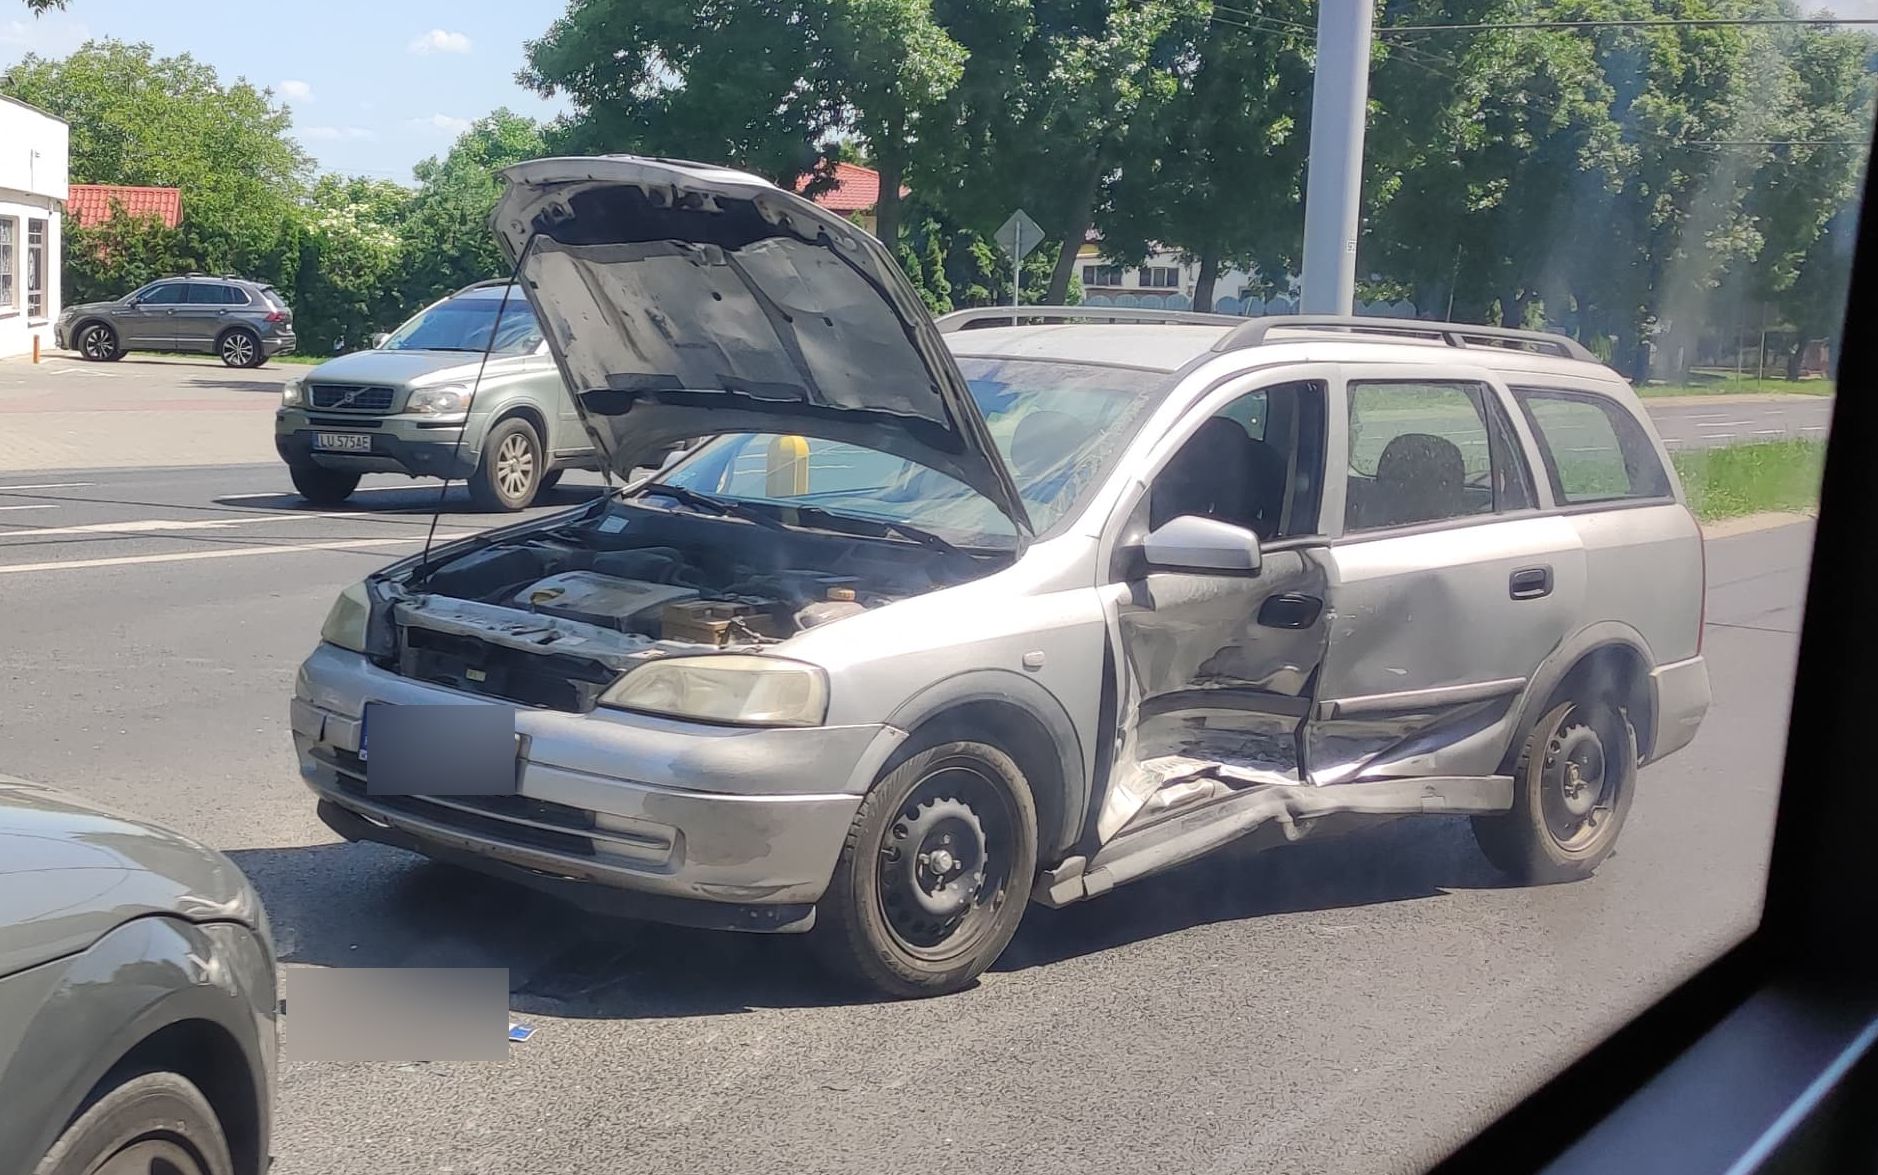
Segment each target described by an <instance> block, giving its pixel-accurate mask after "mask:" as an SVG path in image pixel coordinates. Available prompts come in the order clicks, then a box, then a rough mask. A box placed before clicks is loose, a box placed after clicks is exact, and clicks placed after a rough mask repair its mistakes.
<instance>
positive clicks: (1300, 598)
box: [1259, 592, 1324, 628]
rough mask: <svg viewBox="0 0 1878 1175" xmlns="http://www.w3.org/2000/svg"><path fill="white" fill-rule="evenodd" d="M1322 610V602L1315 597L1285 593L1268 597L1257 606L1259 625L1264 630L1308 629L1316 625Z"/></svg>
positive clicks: (1299, 593)
mask: <svg viewBox="0 0 1878 1175" xmlns="http://www.w3.org/2000/svg"><path fill="white" fill-rule="evenodd" d="M1323 610H1324V602H1323V601H1322V600H1320V599H1318V598H1317V597H1316V596H1307V595H1305V594H1304V593H1303V592H1286V593H1284V594H1283V595H1280V596H1268V597H1267V598H1266V600H1265V602H1264V603H1263V604H1261V605H1259V623H1260V624H1262V625H1264V626H1265V627H1266V628H1309V627H1310V626H1311V625H1313V624H1316V623H1317V617H1318V615H1319V614H1320V613H1322V612H1323Z"/></svg>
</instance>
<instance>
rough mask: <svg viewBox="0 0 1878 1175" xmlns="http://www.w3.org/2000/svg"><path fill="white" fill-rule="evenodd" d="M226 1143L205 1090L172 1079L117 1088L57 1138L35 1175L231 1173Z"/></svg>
mask: <svg viewBox="0 0 1878 1175" xmlns="http://www.w3.org/2000/svg"><path fill="white" fill-rule="evenodd" d="M234 1168H235V1164H234V1160H233V1159H232V1158H230V1156H229V1153H228V1137H227V1135H226V1134H225V1133H224V1132H223V1130H222V1124H221V1122H220V1121H219V1120H218V1119H217V1118H216V1116H215V1110H214V1108H213V1107H212V1106H210V1105H209V1101H208V1099H207V1098H205V1097H203V1096H202V1091H201V1090H199V1089H197V1088H196V1087H195V1085H194V1084H192V1083H191V1082H190V1081H189V1080H188V1079H187V1078H185V1077H182V1076H180V1075H178V1074H175V1073H144V1074H141V1075H139V1076H136V1077H132V1078H131V1079H130V1080H128V1081H126V1082H124V1083H123V1084H122V1085H119V1086H117V1087H116V1088H115V1089H113V1090H111V1092H109V1093H107V1094H105V1095H104V1096H103V1097H101V1098H99V1099H98V1100H97V1101H96V1102H94V1103H92V1105H91V1106H90V1107H89V1108H88V1109H86V1110H85V1112H84V1113H82V1114H80V1115H79V1116H78V1119H77V1121H75V1122H73V1123H72V1124H71V1125H70V1126H68V1127H67V1128H66V1130H65V1133H63V1134H61V1135H60V1136H59V1139H58V1141H57V1142H55V1143H53V1144H52V1149H51V1150H49V1151H47V1152H46V1157H45V1158H44V1159H42V1160H40V1163H39V1165H38V1166H37V1167H34V1168H33V1172H34V1175H158V1173H161V1175H231V1173H232V1172H233V1171H234Z"/></svg>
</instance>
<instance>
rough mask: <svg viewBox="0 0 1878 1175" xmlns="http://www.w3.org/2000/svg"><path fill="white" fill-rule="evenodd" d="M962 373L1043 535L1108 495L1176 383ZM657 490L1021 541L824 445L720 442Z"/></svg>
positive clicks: (947, 534)
mask: <svg viewBox="0 0 1878 1175" xmlns="http://www.w3.org/2000/svg"><path fill="white" fill-rule="evenodd" d="M958 366H959V369H960V371H961V372H962V373H963V374H964V376H965V379H966V382H967V383H968V384H969V385H970V387H971V391H972V398H973V400H974V401H976V403H977V405H978V410H979V412H980V413H981V414H982V415H983V416H984V418H985V423H986V425H987V426H988V427H989V428H990V430H991V435H992V438H993V439H994V440H995V441H996V442H997V446H998V452H999V454H1000V455H1001V456H1003V458H1004V461H1005V464H1006V465H1007V466H1008V467H1009V468H1010V471H1011V476H1012V478H1013V479H1014V480H1015V481H1016V482H1017V488H1018V493H1019V496H1020V497H1021V498H1022V499H1023V503H1024V507H1025V509H1026V510H1027V511H1028V512H1029V514H1030V520H1031V524H1032V526H1033V528H1034V530H1035V532H1036V533H1037V534H1038V535H1047V534H1048V533H1050V531H1051V530H1052V529H1053V528H1054V527H1055V526H1056V525H1057V524H1058V523H1059V522H1061V521H1063V520H1064V519H1066V518H1068V517H1069V516H1070V514H1071V513H1072V512H1073V511H1074V510H1075V509H1076V508H1077V507H1078V506H1079V505H1080V504H1081V503H1082V502H1083V501H1084V500H1085V499H1086V498H1087V497H1088V496H1089V493H1090V491H1092V490H1093V489H1094V488H1095V487H1096V486H1097V485H1099V484H1100V483H1101V479H1102V476H1103V475H1104V474H1105V473H1106V472H1107V470H1108V468H1109V467H1110V465H1112V464H1113V462H1114V459H1115V457H1116V455H1117V454H1118V453H1119V452H1120V451H1121V449H1122V447H1123V446H1124V445H1125V444H1126V443H1127V441H1128V439H1129V438H1130V437H1131V436H1132V435H1133V434H1134V431H1135V428H1136V426H1137V425H1138V424H1139V423H1140V421H1141V419H1142V417H1143V416H1144V415H1145V414H1146V412H1147V410H1148V409H1149V408H1150V407H1152V406H1153V405H1154V404H1155V403H1157V402H1159V400H1160V395H1161V392H1162V390H1163V389H1164V388H1165V387H1166V385H1167V383H1168V381H1169V377H1168V376H1167V375H1166V374H1165V373H1163V372H1158V371H1144V370H1141V369H1138V368H1124V367H1097V366H1091V365H1085V364H1079V363H1063V362H1053V361H1045V360H1034V359H989V358H969V357H968V358H961V359H959V360H958ZM654 484H655V485H656V484H670V485H675V486H678V487H679V488H681V489H687V490H693V491H697V492H700V493H707V494H711V495H713V496H717V497H726V498H737V499H742V500H746V501H754V502H770V503H779V504H788V505H814V506H818V507H821V508H822V509H825V510H830V511H834V512H837V513H841V514H850V515H856V516H861V517H868V518H877V519H882V520H886V521H891V522H902V523H909V524H912V525H915V526H918V527H920V528H921V529H923V530H929V531H932V532H934V533H937V534H939V535H941V536H943V537H944V538H946V539H948V540H950V541H952V542H954V543H959V544H963V545H983V546H1009V545H1011V544H1012V543H1013V542H1014V541H1015V538H1016V529H1015V527H1014V526H1013V525H1012V524H1011V522H1010V520H1009V519H1007V518H1005V517H1004V515H1003V514H1001V513H999V511H998V509H997V507H996V506H994V505H993V504H992V503H991V502H990V500H988V499H986V498H985V497H983V496H981V495H980V494H978V493H976V492H975V491H973V490H971V489H970V488H968V487H967V486H966V485H965V484H964V483H963V482H960V481H958V480H957V479H955V478H952V477H948V476H946V475H945V474H942V473H938V472H935V471H934V470H931V469H927V468H925V467H924V466H921V465H917V464H915V463H913V462H911V461H908V460H906V459H904V458H901V457H896V456H893V455H891V454H888V453H881V452H877V451H874V450H871V449H864V448H861V447H859V446H857V445H850V444H841V443H837V442H834V441H825V440H821V439H818V438H803V437H788V436H778V435H774V434H767V433H736V434H731V435H726V436H721V437H718V438H716V439H714V440H712V441H710V442H708V443H707V444H705V445H704V446H703V447H702V448H701V449H700V450H699V451H698V452H697V453H696V454H695V455H693V456H692V457H691V458H690V459H688V460H687V461H685V462H684V463H683V464H682V465H680V466H678V467H676V468H675V469H673V470H672V471H671V472H669V473H668V474H666V475H664V476H663V477H662V478H660V479H657V481H655V483H654Z"/></svg>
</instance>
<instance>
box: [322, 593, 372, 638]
mask: <svg viewBox="0 0 1878 1175" xmlns="http://www.w3.org/2000/svg"><path fill="white" fill-rule="evenodd" d="M371 621H372V597H371V595H370V594H369V593H368V592H367V591H366V590H365V584H364V582H363V581H361V582H359V583H355V584H353V585H352V586H351V587H348V588H347V589H346V590H344V591H342V592H340V593H339V598H338V599H336V600H334V601H333V606H332V607H331V608H329V609H327V611H326V623H325V624H323V625H321V626H320V639H321V640H323V641H325V642H326V643H327V644H329V645H338V646H339V647H340V648H342V649H351V650H352V651H353V652H355V653H363V652H364V651H365V634H366V631H367V629H369V628H370V626H371Z"/></svg>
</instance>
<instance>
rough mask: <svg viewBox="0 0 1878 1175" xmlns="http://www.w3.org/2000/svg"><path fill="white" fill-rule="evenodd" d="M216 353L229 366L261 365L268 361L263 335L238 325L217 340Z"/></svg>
mask: <svg viewBox="0 0 1878 1175" xmlns="http://www.w3.org/2000/svg"><path fill="white" fill-rule="evenodd" d="M215 353H216V354H217V355H220V356H221V357H222V362H223V363H224V364H225V365H227V366H229V367H259V366H261V364H263V363H266V362H267V352H266V351H263V350H262V349H261V336H260V335H257V334H255V333H254V332H253V331H251V330H248V329H247V328H246V327H236V328H235V329H234V330H231V331H228V332H227V333H225V334H223V335H222V337H221V338H219V339H217V340H215Z"/></svg>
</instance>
